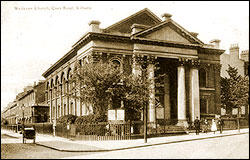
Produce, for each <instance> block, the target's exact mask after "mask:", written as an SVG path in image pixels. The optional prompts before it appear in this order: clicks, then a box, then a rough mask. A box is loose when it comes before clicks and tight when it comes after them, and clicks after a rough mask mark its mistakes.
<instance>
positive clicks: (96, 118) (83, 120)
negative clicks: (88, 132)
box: [75, 114, 107, 124]
mask: <svg viewBox="0 0 250 160" xmlns="http://www.w3.org/2000/svg"><path fill="white" fill-rule="evenodd" d="M106 121H107V116H106V115H99V114H90V115H85V116H79V117H77V118H76V120H75V124H92V123H97V122H106Z"/></svg>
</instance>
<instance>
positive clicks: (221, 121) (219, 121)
mask: <svg viewBox="0 0 250 160" xmlns="http://www.w3.org/2000/svg"><path fill="white" fill-rule="evenodd" d="M217 124H218V128H219V130H220V133H222V130H223V125H224V123H223V120H222V119H221V117H219V119H218V122H217Z"/></svg>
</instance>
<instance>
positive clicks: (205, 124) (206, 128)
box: [204, 119, 209, 133]
mask: <svg viewBox="0 0 250 160" xmlns="http://www.w3.org/2000/svg"><path fill="white" fill-rule="evenodd" d="M208 126H209V123H208V121H207V119H205V120H204V133H207V131H208Z"/></svg>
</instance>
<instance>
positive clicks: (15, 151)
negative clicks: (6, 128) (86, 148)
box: [1, 134, 93, 159]
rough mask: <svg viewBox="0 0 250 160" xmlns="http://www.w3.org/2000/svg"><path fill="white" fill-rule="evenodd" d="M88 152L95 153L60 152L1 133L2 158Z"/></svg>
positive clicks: (65, 156)
mask: <svg viewBox="0 0 250 160" xmlns="http://www.w3.org/2000/svg"><path fill="white" fill-rule="evenodd" d="M88 154H93V153H90V152H89V153H86V152H60V151H56V150H53V149H50V148H46V147H42V146H39V145H36V144H33V143H32V140H28V141H27V144H23V143H22V139H21V138H15V137H10V136H8V135H4V134H1V159H58V158H67V157H71V156H79V155H88Z"/></svg>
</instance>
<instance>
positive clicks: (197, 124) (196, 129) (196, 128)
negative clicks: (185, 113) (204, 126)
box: [194, 117, 200, 135]
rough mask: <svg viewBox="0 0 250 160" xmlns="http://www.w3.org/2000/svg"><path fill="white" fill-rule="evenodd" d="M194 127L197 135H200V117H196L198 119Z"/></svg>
mask: <svg viewBox="0 0 250 160" xmlns="http://www.w3.org/2000/svg"><path fill="white" fill-rule="evenodd" d="M194 127H195V133H196V135H199V132H200V121H199V119H198V117H196V119H195V120H194Z"/></svg>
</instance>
